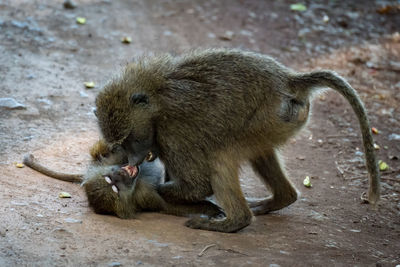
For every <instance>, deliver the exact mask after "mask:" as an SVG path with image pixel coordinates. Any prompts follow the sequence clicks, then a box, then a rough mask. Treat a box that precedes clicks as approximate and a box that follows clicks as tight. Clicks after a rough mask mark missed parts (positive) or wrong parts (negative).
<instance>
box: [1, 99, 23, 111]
mask: <svg viewBox="0 0 400 267" xmlns="http://www.w3.org/2000/svg"><path fill="white" fill-rule="evenodd" d="M0 108H5V109H26V106H25V105H23V104H21V103H19V102H17V101H16V100H15V99H14V98H11V97H3V98H0Z"/></svg>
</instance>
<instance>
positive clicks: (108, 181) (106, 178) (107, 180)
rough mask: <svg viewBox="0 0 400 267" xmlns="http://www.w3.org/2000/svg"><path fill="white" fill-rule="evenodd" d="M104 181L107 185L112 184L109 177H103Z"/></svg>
mask: <svg viewBox="0 0 400 267" xmlns="http://www.w3.org/2000/svg"><path fill="white" fill-rule="evenodd" d="M104 179H105V180H106V182H107V183H109V184H111V183H112V181H111V178H110V177H108V176H106V177H104Z"/></svg>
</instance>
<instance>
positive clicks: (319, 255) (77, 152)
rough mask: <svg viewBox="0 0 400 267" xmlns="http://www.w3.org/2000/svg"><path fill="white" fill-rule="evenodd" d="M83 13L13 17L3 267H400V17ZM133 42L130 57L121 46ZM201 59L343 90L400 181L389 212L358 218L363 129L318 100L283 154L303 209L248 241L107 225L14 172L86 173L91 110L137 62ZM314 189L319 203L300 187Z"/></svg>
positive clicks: (41, 10) (250, 187)
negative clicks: (249, 53)
mask: <svg viewBox="0 0 400 267" xmlns="http://www.w3.org/2000/svg"><path fill="white" fill-rule="evenodd" d="M75 3H76V5H77V7H76V8H75V9H65V8H64V7H63V1H61V0H57V1H50V0H47V1H39V0H2V1H0V98H10V97H11V98H14V99H15V100H16V101H17V102H19V103H20V104H21V105H20V106H17V107H10V106H8V107H7V105H6V106H2V105H0V212H1V217H0V266H77V265H83V266H139V265H143V266H153V265H154V266H206V265H217V266H274V267H276V266H347V265H353V266H375V265H376V266H396V265H397V264H400V171H399V170H400V160H399V158H400V138H399V137H400V136H399V135H400V116H399V114H400V113H399V109H400V108H399V104H398V103H399V101H400V36H399V35H398V33H397V34H396V32H400V15H399V14H400V13H399V9H398V8H396V7H395V5H398V3H399V2H398V1H329V0H320V1H305V4H306V6H307V10H306V11H304V12H300V11H291V10H290V4H292V3H293V2H291V1H288V0H280V1H255V0H254V1H239V0H236V1H228V0H226V1H216V0H214V1H211V0H207V1H200V0H199V1H182V0H181V1H133V0H132V1H122V0H113V1H111V0H108V1H107V0H102V1H101V0H81V1H78V0H76V2H75ZM361 3H362V4H361ZM387 5H388V6H389V7H391V8H386V9H385V8H383V7H385V6H387ZM382 8H383V9H382ZM377 10H378V11H380V12H377ZM77 17H84V18H86V19H87V21H86V24H84V25H79V24H77V23H76V18H77ZM124 36H130V37H131V38H132V42H131V43H130V44H123V43H121V38H122V37H124ZM198 47H238V48H243V49H248V50H253V51H258V52H262V53H265V54H270V55H272V56H274V57H275V58H277V59H278V60H279V61H281V62H283V63H284V64H286V65H288V66H290V67H292V68H295V69H297V70H303V71H306V70H312V69H318V68H327V69H332V70H335V71H337V72H338V73H340V74H341V75H343V76H344V77H346V78H347V79H348V81H349V82H350V83H351V84H352V85H353V86H354V88H356V89H357V90H358V92H359V93H360V96H361V97H362V99H363V101H364V102H365V104H366V107H367V109H368V112H369V115H370V120H371V124H372V126H374V127H376V128H377V129H378V130H379V133H378V134H377V135H375V136H374V137H375V141H376V143H377V144H378V145H379V147H380V149H378V150H376V152H377V154H378V157H379V159H381V160H383V161H384V162H386V163H387V164H388V165H389V166H390V168H389V170H387V171H385V172H383V173H382V200H381V202H380V205H379V208H378V209H377V210H373V209H372V208H371V207H369V206H368V205H365V204H361V201H360V195H361V193H362V192H364V191H366V190H367V185H368V183H367V181H368V176H367V173H366V168H365V166H364V158H363V152H362V148H361V136H360V132H359V127H358V123H357V120H356V118H355V116H354V114H353V112H352V110H351V108H350V106H349V105H348V103H346V101H345V100H344V99H343V98H342V97H341V96H339V95H338V94H337V93H335V92H329V93H327V94H325V95H323V96H320V97H316V98H315V101H314V104H313V109H312V110H313V115H312V118H311V120H310V122H309V124H308V127H307V128H306V129H304V130H303V131H302V132H301V133H300V135H299V136H298V137H296V139H293V140H292V141H291V142H290V143H289V144H288V145H287V146H286V147H285V148H284V149H283V151H282V152H283V155H284V158H285V160H286V166H287V170H288V173H289V175H290V177H291V180H292V181H293V183H294V184H295V185H296V186H297V188H298V190H299V191H300V192H301V197H300V198H299V200H298V201H297V202H296V203H294V204H293V205H291V206H290V207H288V208H285V209H283V210H281V211H278V212H274V213H271V214H268V215H265V216H258V217H257V218H255V220H254V222H253V223H252V224H251V225H250V226H249V227H247V228H245V229H243V230H242V231H240V232H238V233H235V234H224V233H216V232H208V231H202V230H192V229H189V228H186V227H185V226H184V225H183V223H184V221H185V220H186V219H185V218H179V217H174V216H168V215H162V214H157V213H143V214H141V215H140V216H139V217H138V219H135V220H121V219H118V218H116V217H112V216H101V215H97V214H95V213H94V212H93V211H91V210H90V208H89V207H88V204H87V200H86V196H85V194H84V192H83V190H82V188H81V187H80V186H79V185H75V184H69V183H65V182H61V181H56V180H53V179H50V178H48V177H46V176H43V175H41V174H39V173H36V172H34V171H32V170H31V169H29V168H26V167H25V168H16V166H15V163H19V162H21V161H22V157H23V155H24V154H25V153H27V152H33V153H34V154H35V155H36V156H37V157H38V158H40V159H41V160H42V162H45V163H46V164H48V165H49V166H51V167H54V168H58V169H60V170H65V171H69V172H76V173H78V172H83V171H84V170H85V167H86V166H87V164H88V162H89V156H88V154H87V150H88V148H89V146H90V145H91V144H92V143H93V142H94V141H95V140H97V138H98V129H97V126H96V121H95V117H94V115H93V112H92V111H93V110H92V109H93V106H94V99H95V96H96V94H97V93H98V91H99V90H100V88H101V87H102V85H103V84H104V83H105V82H106V81H107V80H109V79H110V78H112V77H113V75H115V74H117V73H118V71H119V70H120V69H121V68H122V66H123V65H124V64H126V63H127V62H128V61H130V60H132V59H133V58H135V57H138V56H140V55H143V54H152V53H159V52H171V53H177V54H179V53H181V52H183V51H187V50H190V49H193V48H198ZM86 81H94V82H95V84H96V86H95V88H93V89H85V87H84V85H83V82H86ZM307 175H308V176H310V177H311V181H312V184H313V187H312V188H305V187H304V186H303V184H302V182H303V179H304V178H305V176H307ZM241 182H242V185H243V190H244V191H245V193H246V195H247V196H253V197H262V196H265V195H266V194H268V192H267V191H266V190H265V189H264V188H263V186H262V185H261V184H260V182H259V181H258V179H257V177H255V175H254V174H253V172H252V171H251V170H250V169H249V168H248V167H247V166H244V167H243V170H242V174H241ZM61 191H66V192H69V193H70V194H71V195H72V198H69V199H61V198H59V197H58V194H59V192H61ZM204 248H207V250H205V251H204V252H203V253H202V250H203V249H204Z"/></svg>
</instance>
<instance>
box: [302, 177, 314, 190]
mask: <svg viewBox="0 0 400 267" xmlns="http://www.w3.org/2000/svg"><path fill="white" fill-rule="evenodd" d="M303 185H304V186H305V187H308V188H310V187H312V184H311V180H310V176H306V178H305V179H304V181H303Z"/></svg>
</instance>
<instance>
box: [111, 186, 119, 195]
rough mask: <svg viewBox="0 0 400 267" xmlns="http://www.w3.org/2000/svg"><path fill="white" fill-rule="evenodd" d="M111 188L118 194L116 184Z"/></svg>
mask: <svg viewBox="0 0 400 267" xmlns="http://www.w3.org/2000/svg"><path fill="white" fill-rule="evenodd" d="M111 188H112V190H113V191H114V192H115V193H117V194H118V188H117V187H116V186H115V185H113V186H111Z"/></svg>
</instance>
